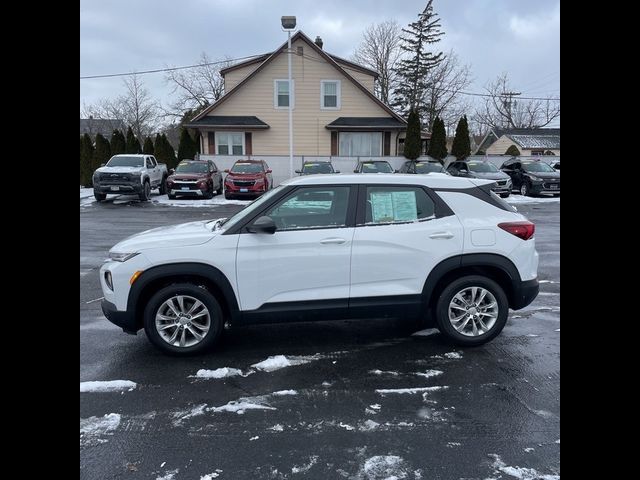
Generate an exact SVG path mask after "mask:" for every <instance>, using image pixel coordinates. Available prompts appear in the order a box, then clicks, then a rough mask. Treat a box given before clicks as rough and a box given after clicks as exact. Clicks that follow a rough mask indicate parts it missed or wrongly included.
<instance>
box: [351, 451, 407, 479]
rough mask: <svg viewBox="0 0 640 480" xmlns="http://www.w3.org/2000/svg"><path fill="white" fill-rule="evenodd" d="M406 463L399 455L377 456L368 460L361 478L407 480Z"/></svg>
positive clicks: (362, 469)
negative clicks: (404, 479)
mask: <svg viewBox="0 0 640 480" xmlns="http://www.w3.org/2000/svg"><path fill="white" fill-rule="evenodd" d="M407 474H408V470H407V468H406V464H405V461H404V459H403V458H402V457H398V456H397V455H376V456H375V457H371V458H368V459H367V460H366V461H365V462H364V465H363V466H362V468H361V471H360V475H359V477H364V478H366V479H369V480H383V479H384V480H399V479H403V478H407Z"/></svg>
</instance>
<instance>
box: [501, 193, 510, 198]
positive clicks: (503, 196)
mask: <svg viewBox="0 0 640 480" xmlns="http://www.w3.org/2000/svg"><path fill="white" fill-rule="evenodd" d="M509 195H511V194H510V193H509V192H507V193H501V194H500V196H501V197H502V198H508V197H509Z"/></svg>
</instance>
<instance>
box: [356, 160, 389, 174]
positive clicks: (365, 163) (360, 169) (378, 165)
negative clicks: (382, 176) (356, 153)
mask: <svg viewBox="0 0 640 480" xmlns="http://www.w3.org/2000/svg"><path fill="white" fill-rule="evenodd" d="M353 173H394V170H393V167H392V166H391V165H390V164H389V162H387V161H385V160H361V161H359V162H358V165H357V166H356V168H355V170H354V171H353Z"/></svg>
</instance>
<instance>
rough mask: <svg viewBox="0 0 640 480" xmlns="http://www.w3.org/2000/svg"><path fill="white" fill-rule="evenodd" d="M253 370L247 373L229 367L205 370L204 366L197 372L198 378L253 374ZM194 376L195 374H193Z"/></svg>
mask: <svg viewBox="0 0 640 480" xmlns="http://www.w3.org/2000/svg"><path fill="white" fill-rule="evenodd" d="M252 373H253V372H252V371H249V372H247V373H246V374H243V373H242V370H238V369H237V368H229V367H222V368H216V369H215V370H205V369H204V368H201V369H200V370H198V371H197V372H196V374H195V377H196V378H228V377H237V376H241V377H246V376H249V375H251V374H252ZM191 376H192V377H193V376H194V375H191Z"/></svg>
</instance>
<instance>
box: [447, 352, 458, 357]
mask: <svg viewBox="0 0 640 480" xmlns="http://www.w3.org/2000/svg"><path fill="white" fill-rule="evenodd" d="M444 356H445V357H447V358H462V354H460V353H458V352H447V353H445V354H444Z"/></svg>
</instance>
